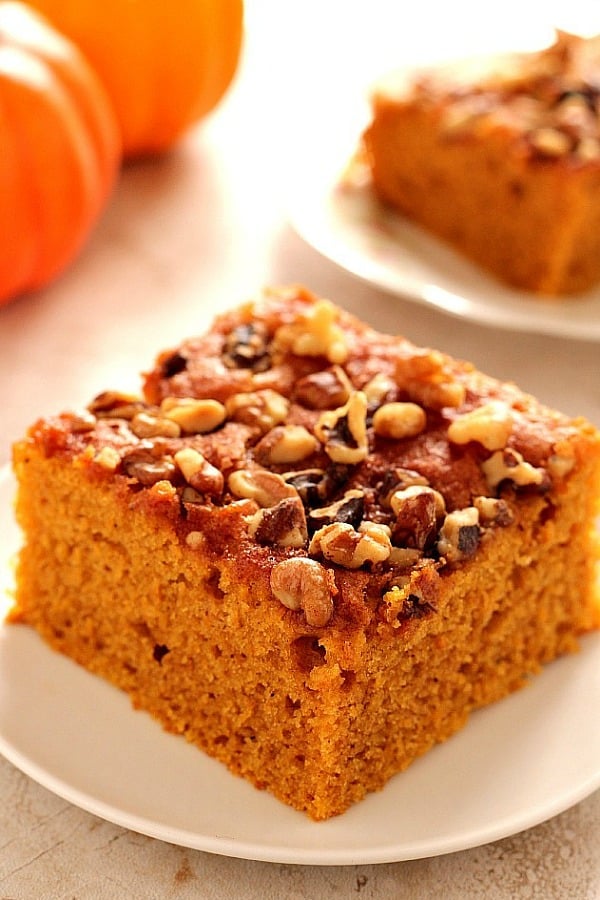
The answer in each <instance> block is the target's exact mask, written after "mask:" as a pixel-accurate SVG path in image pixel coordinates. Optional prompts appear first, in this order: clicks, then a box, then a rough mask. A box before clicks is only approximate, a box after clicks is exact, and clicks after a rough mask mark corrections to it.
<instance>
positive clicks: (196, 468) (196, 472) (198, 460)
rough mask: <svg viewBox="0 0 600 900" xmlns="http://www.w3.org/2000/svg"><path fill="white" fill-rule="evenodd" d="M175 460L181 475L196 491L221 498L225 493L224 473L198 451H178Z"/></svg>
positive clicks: (189, 448) (189, 449)
mask: <svg viewBox="0 0 600 900" xmlns="http://www.w3.org/2000/svg"><path fill="white" fill-rule="evenodd" d="M174 459H175V462H176V464H177V465H178V466H179V469H180V471H181V474H182V475H183V477H184V478H185V480H186V481H187V483H188V484H189V485H191V487H192V488H194V490H196V491H198V492H199V493H200V494H208V495H210V496H219V495H220V494H222V493H223V488H224V487H225V479H224V477H223V473H222V472H220V471H219V469H217V468H216V467H215V466H213V465H211V463H209V462H208V460H207V459H205V458H204V456H203V455H202V453H200V452H199V451H198V450H194V448H193V447H183V448H182V449H181V450H178V451H177V453H176V454H175V457H174Z"/></svg>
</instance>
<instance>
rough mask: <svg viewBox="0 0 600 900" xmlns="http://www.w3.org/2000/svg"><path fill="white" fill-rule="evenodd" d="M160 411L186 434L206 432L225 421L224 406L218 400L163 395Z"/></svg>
mask: <svg viewBox="0 0 600 900" xmlns="http://www.w3.org/2000/svg"><path fill="white" fill-rule="evenodd" d="M160 411H161V414H162V415H163V416H165V417H166V418H167V419H171V421H173V422H177V424H178V425H179V427H180V428H181V430H182V431H184V432H185V433H186V434H207V433H208V432H210V431H214V430H215V428H218V427H219V425H221V424H222V423H223V422H224V421H225V407H224V406H223V404H222V403H219V401H218V400H210V399H209V400H202V399H200V400H196V399H194V398H193V397H165V398H164V400H163V401H162V403H161V404H160Z"/></svg>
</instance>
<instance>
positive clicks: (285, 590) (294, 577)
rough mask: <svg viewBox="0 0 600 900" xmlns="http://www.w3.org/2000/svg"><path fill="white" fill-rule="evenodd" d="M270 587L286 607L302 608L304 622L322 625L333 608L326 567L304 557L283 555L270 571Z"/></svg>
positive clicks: (331, 613) (316, 626)
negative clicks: (286, 557) (285, 556)
mask: <svg viewBox="0 0 600 900" xmlns="http://www.w3.org/2000/svg"><path fill="white" fill-rule="evenodd" d="M270 582H271V590H272V591H273V594H274V596H275V597H277V599H278V600H279V601H280V602H281V603H283V605H284V606H286V607H287V608H288V609H292V610H302V611H303V612H304V615H305V617H306V621H307V623H308V625H311V626H313V627H315V628H322V627H323V626H324V625H327V623H328V622H329V621H330V619H331V617H332V615H333V610H334V604H333V596H332V584H331V583H330V579H329V577H328V573H327V570H326V569H325V568H324V567H323V566H322V565H321V564H320V563H319V562H317V561H316V560H314V559H306V557H296V558H293V559H284V560H283V561H282V562H280V563H277V565H276V566H274V567H273V570H272V571H271V578H270Z"/></svg>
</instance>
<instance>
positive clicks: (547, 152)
mask: <svg viewBox="0 0 600 900" xmlns="http://www.w3.org/2000/svg"><path fill="white" fill-rule="evenodd" d="M528 137H529V143H530V144H531V146H532V147H533V148H534V150H537V152H538V153H541V154H542V155H543V156H565V155H566V154H567V153H569V151H570V150H571V147H572V141H571V138H569V136H568V135H567V134H565V133H564V131H559V130H558V129H557V128H536V129H534V130H533V131H531V132H530V133H529V135H528Z"/></svg>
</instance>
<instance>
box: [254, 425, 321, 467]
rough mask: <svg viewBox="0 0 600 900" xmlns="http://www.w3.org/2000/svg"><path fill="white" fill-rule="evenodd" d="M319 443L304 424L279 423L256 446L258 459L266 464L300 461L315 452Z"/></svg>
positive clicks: (284, 463)
mask: <svg viewBox="0 0 600 900" xmlns="http://www.w3.org/2000/svg"><path fill="white" fill-rule="evenodd" d="M318 446H319V443H318V441H317V439H316V438H315V436H314V435H313V434H311V433H310V431H308V430H307V429H306V428H304V426H303V425H277V426H276V427H275V428H272V429H271V431H269V432H268V433H267V434H266V435H265V436H264V437H263V438H262V440H260V441H259V442H258V444H257V445H256V447H255V448H254V452H255V456H256V459H257V460H258V461H259V462H260V463H262V464H263V465H265V466H269V465H287V464H289V463H296V462H300V461H301V460H303V459H306V457H307V456H310V455H311V453H314V452H315V450H316V449H317V448H318Z"/></svg>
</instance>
